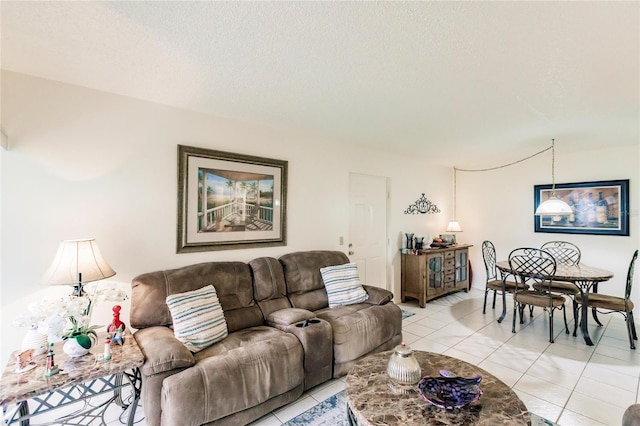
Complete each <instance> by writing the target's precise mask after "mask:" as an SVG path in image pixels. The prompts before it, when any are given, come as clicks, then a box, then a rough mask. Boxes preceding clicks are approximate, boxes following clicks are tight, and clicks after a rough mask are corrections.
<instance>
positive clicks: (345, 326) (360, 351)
mask: <svg viewBox="0 0 640 426" xmlns="http://www.w3.org/2000/svg"><path fill="white" fill-rule="evenodd" d="M315 314H316V316H317V317H318V318H321V319H323V320H325V321H327V322H328V323H329V324H331V329H332V332H333V356H334V363H335V364H342V363H344V362H348V361H353V360H355V359H358V358H359V357H361V356H362V355H365V354H367V353H369V352H370V351H372V350H374V349H375V348H377V347H378V346H380V345H382V344H383V343H385V342H386V341H388V340H390V339H392V338H393V337H394V336H395V335H396V334H398V333H399V332H400V331H401V330H402V311H401V310H400V308H399V307H398V306H396V305H395V304H393V303H387V304H386V305H370V304H368V303H359V304H355V305H347V306H337V307H335V308H325V309H321V310H318V311H315Z"/></svg>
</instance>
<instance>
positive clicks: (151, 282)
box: [129, 262, 264, 333]
mask: <svg viewBox="0 0 640 426" xmlns="http://www.w3.org/2000/svg"><path fill="white" fill-rule="evenodd" d="M209 284H215V286H216V292H217V294H218V299H219V300H220V304H221V305H222V309H223V311H224V316H225V319H226V321H227V329H228V331H229V333H231V332H233V331H235V330H240V329H242V328H247V327H253V326H256V325H262V324H264V318H263V317H262V312H261V311H260V308H259V307H258V305H257V304H256V303H255V302H254V300H253V282H252V277H251V270H250V268H249V265H247V264H246V263H243V262H206V263H198V264H195V265H189V266H183V267H181V268H176V269H170V270H165V271H155V272H149V273H146V274H142V275H139V276H137V277H135V278H134V279H133V280H132V282H131V314H130V317H129V321H130V323H131V327H133V328H144V327H151V326H155V325H171V324H172V322H173V320H172V318H171V313H170V312H169V308H168V307H167V304H166V297H167V296H169V295H171V294H176V293H184V292H186V291H192V290H197V289H199V288H201V287H204V286H206V285H209Z"/></svg>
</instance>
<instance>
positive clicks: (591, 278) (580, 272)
mask: <svg viewBox="0 0 640 426" xmlns="http://www.w3.org/2000/svg"><path fill="white" fill-rule="evenodd" d="M496 267H497V268H498V270H499V271H500V274H501V278H502V282H503V291H502V315H501V316H500V318H498V322H502V320H503V319H504V317H505V315H506V313H507V308H506V296H505V293H506V292H505V291H504V281H505V280H506V279H507V277H508V276H509V275H515V274H514V272H513V271H512V270H511V267H510V266H509V261H507V260H502V261H499V262H496ZM611 278H613V272H611V271H607V270H606V269H600V268H595V267H593V266H588V265H585V264H584V263H578V264H575V265H567V264H558V265H557V267H556V273H555V275H554V276H553V280H554V281H565V282H570V283H573V284H574V285H575V286H576V287H577V288H578V290H580V299H581V301H582V307H581V309H582V315H581V320H580V329H581V330H582V336H583V337H584V341H585V343H586V344H587V345H588V346H593V341H592V340H591V337H590V336H589V329H588V328H587V316H588V312H589V293H590V292H591V290H592V289H593V290H594V291H597V288H598V284H599V283H601V282H603V281H608V280H610V279H611ZM594 317H595V312H594ZM595 319H596V321H597V318H595ZM598 323H599V322H598Z"/></svg>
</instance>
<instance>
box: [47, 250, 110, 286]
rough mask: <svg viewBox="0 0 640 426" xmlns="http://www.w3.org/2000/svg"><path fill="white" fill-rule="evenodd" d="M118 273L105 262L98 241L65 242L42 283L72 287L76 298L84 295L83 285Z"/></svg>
mask: <svg viewBox="0 0 640 426" xmlns="http://www.w3.org/2000/svg"><path fill="white" fill-rule="evenodd" d="M115 274H116V272H115V271H114V270H113V269H112V268H111V266H109V264H108V263H107V262H106V261H105V260H104V258H103V257H102V254H101V253H100V249H99V248H98V244H97V243H96V240H95V239H93V238H91V239H84V240H64V241H62V242H61V243H60V246H59V247H58V252H57V253H56V257H55V259H53V263H52V264H51V266H50V267H49V269H48V270H47V272H45V274H44V276H43V278H42V281H43V282H44V283H45V284H49V285H71V286H74V287H75V290H74V292H73V294H74V295H76V296H81V295H82V294H83V290H82V285H83V283H87V282H92V281H98V280H102V279H105V278H109V277H112V276H114V275H115Z"/></svg>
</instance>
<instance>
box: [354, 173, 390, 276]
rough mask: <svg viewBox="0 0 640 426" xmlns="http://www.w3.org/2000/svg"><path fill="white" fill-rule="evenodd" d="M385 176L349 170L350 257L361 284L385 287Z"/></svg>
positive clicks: (386, 197) (386, 198)
mask: <svg viewBox="0 0 640 426" xmlns="http://www.w3.org/2000/svg"><path fill="white" fill-rule="evenodd" d="M387 200H388V196H387V178H386V177H381V176H370V175H361V174H357V173H350V174H349V258H350V259H351V262H353V263H356V264H357V265H358V273H359V275H360V279H361V280H362V283H363V284H367V285H371V286H375V287H380V288H384V289H387V256H386V253H387Z"/></svg>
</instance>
